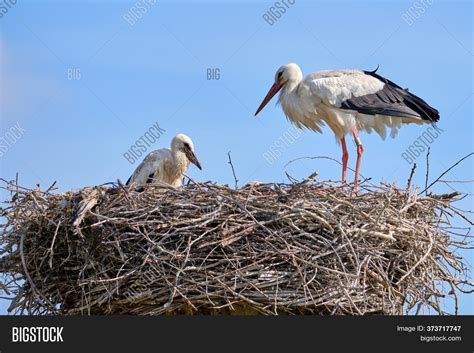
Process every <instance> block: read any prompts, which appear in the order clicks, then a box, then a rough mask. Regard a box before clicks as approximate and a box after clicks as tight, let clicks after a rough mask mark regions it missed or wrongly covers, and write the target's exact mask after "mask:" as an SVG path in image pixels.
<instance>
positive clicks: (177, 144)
mask: <svg viewBox="0 0 474 353" xmlns="http://www.w3.org/2000/svg"><path fill="white" fill-rule="evenodd" d="M171 150H172V151H173V152H181V153H184V155H185V156H186V158H187V159H188V160H189V161H190V162H191V163H192V164H194V165H195V166H196V167H198V168H199V170H202V168H201V164H200V163H199V160H198V159H197V157H196V155H195V153H194V144H193V141H192V140H191V139H190V138H189V137H188V136H186V135H185V134H178V135H176V136H175V137H174V138H173V140H172V141H171Z"/></svg>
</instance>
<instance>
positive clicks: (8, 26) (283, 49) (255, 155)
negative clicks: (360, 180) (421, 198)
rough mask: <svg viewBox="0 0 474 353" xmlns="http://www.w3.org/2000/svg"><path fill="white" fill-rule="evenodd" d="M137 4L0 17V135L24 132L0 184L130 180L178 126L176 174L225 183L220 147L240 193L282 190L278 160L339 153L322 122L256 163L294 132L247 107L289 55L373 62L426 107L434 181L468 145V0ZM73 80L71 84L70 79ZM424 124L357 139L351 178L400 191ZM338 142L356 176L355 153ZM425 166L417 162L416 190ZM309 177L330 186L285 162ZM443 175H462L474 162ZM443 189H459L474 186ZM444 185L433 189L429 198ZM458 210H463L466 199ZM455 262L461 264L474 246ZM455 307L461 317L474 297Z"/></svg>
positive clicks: (305, 65)
mask: <svg viewBox="0 0 474 353" xmlns="http://www.w3.org/2000/svg"><path fill="white" fill-rule="evenodd" d="M1 3H3V2H2V1H0V4H1ZM135 3H136V2H125V1H96V2H94V1H74V2H69V1H68V2H67V3H66V2H61V1H34V2H33V1H18V3H17V4H16V5H14V6H13V7H11V8H10V9H9V10H8V12H7V13H6V14H4V15H3V16H2V17H1V18H0V25H1V37H0V52H1V57H0V60H1V61H0V67H1V71H0V72H1V86H0V87H1V89H0V97H1V101H0V102H1V110H0V112H1V136H5V133H6V132H8V131H9V130H10V129H11V127H12V126H15V124H19V126H21V127H22V128H23V129H24V130H25V131H26V132H25V133H24V135H23V136H22V137H21V138H20V139H19V140H18V141H17V142H16V143H15V144H12V145H11V146H9V147H8V150H7V151H6V152H5V153H3V154H2V156H1V157H0V163H1V176H2V177H3V178H6V179H13V178H14V177H15V174H16V173H17V172H18V173H19V177H20V182H21V184H23V185H27V186H34V185H35V184H36V183H40V184H41V185H42V186H43V187H47V186H49V185H50V184H52V183H53V182H54V181H57V185H58V187H59V190H60V191H66V190H71V189H76V190H77V189H79V188H81V187H84V186H88V185H97V184H101V183H105V182H109V181H114V180H116V179H117V178H120V179H121V180H123V181H124V180H127V178H128V177H129V175H130V174H131V173H132V171H133V170H134V168H135V167H136V165H137V164H133V165H132V164H130V163H129V162H128V161H127V160H126V159H125V158H124V157H123V153H125V152H126V151H127V150H128V149H129V148H130V146H131V145H132V144H134V143H135V141H136V140H137V139H138V138H140V137H141V136H142V135H143V133H144V132H145V131H147V130H148V128H149V127H151V126H152V125H153V124H154V123H156V122H158V123H159V125H160V127H162V128H164V129H165V130H166V132H165V133H164V134H163V135H162V136H161V137H160V139H159V140H158V141H157V142H156V143H155V144H154V145H153V146H152V148H159V147H164V146H166V147H167V146H168V145H169V142H170V140H171V138H172V137H173V136H174V135H175V134H177V133H180V132H182V133H186V134H187V135H189V136H190V137H191V138H192V139H193V140H194V144H195V147H196V152H197V155H198V157H199V158H200V160H201V164H202V166H203V170H202V171H199V170H197V169H196V168H194V167H193V166H191V168H190V171H189V174H190V176H191V177H192V178H194V179H196V180H200V181H206V180H213V181H216V182H218V183H229V184H233V177H232V172H231V170H230V168H229V165H228V164H227V152H228V151H231V153H232V159H233V162H234V166H235V169H236V174H237V177H238V179H239V181H240V184H241V185H242V184H245V183H246V182H248V181H251V180H259V181H264V182H283V181H287V179H286V176H285V173H284V170H285V169H284V166H285V164H286V163H287V162H288V161H290V160H292V159H295V158H298V157H303V156H329V157H333V158H336V159H338V160H339V159H340V154H341V152H340V148H339V147H338V146H337V145H336V144H335V140H334V136H333V134H332V132H331V131H330V130H328V129H325V131H324V134H322V135H319V134H315V133H311V132H305V133H303V134H302V135H301V136H299V137H298V138H297V139H296V141H295V142H294V143H292V144H288V145H286V146H285V148H284V150H283V151H282V156H281V157H280V158H278V159H277V160H276V161H274V162H273V163H269V162H268V161H267V160H266V159H265V158H264V157H263V156H264V153H266V152H268V151H269V150H271V149H272V148H274V147H272V146H273V145H274V143H275V141H277V140H278V139H279V138H280V137H281V136H282V135H283V134H284V133H285V132H286V131H288V129H289V128H291V125H290V123H289V122H288V121H287V120H286V119H285V118H284V115H283V113H282V112H281V110H280V108H279V107H276V106H275V104H274V102H276V100H274V101H273V102H272V103H270V104H269V105H268V106H267V107H266V108H265V110H264V111H263V112H262V113H261V114H260V115H259V118H255V117H254V116H253V113H254V112H255V110H256V108H257V107H258V105H259V104H260V102H261V100H262V99H263V97H264V95H265V94H266V92H267V90H268V88H269V87H270V85H271V84H272V82H273V78H274V73H275V71H276V69H277V68H278V67H279V66H281V65H282V64H285V63H287V62H296V63H298V64H299V65H300V66H301V68H302V70H303V73H304V74H308V73H310V72H312V71H317V70H322V69H338V68H359V69H365V70H372V69H374V68H376V67H377V65H380V69H379V71H378V72H379V73H380V74H381V75H382V76H386V77H388V78H390V79H392V80H393V81H395V82H397V83H398V84H400V85H401V86H403V87H409V88H410V90H411V91H412V92H415V93H416V94H418V95H420V96H422V97H423V98H424V99H425V100H427V101H428V102H429V103H430V104H432V105H433V106H435V107H436V108H437V109H438V110H439V111H440V113H441V120H440V122H439V127H440V128H441V129H442V130H443V133H442V134H441V135H440V136H439V137H438V138H437V139H436V140H435V141H434V142H433V143H432V144H431V154H430V158H431V159H430V177H431V180H434V178H435V177H437V176H438V175H439V174H441V173H442V172H443V171H444V170H446V169H447V168H448V167H449V166H450V165H451V164H453V163H454V162H455V161H457V160H458V159H460V158H461V157H462V156H464V155H466V154H467V153H469V152H471V151H472V150H473V139H472V133H473V127H472V120H473V119H472V118H473V114H472V113H473V110H472V95H473V90H472V78H473V77H472V15H473V12H472V4H471V3H470V2H467V1H466V2H454V1H449V2H443V1H435V0H431V1H427V0H425V1H424V3H425V5H421V6H422V8H423V13H420V12H421V10H419V9H418V13H417V14H414V12H413V10H414V6H415V5H416V4H418V5H420V4H422V2H420V1H415V2H413V1H391V2H387V1H382V2H381V1H368V2H367V1H366V2H361V1H353V2H349V1H332V2H310V1H307V2H303V1H298V0H297V1H296V2H295V3H294V4H293V5H289V6H288V8H287V9H286V13H284V14H283V16H281V18H279V19H278V20H277V21H276V22H275V23H274V24H273V25H270V24H268V23H267V22H266V21H265V20H264V19H263V17H262V16H263V15H264V14H265V13H267V11H268V10H269V8H270V6H272V4H273V2H259V1H252V2H250V1H248V2H245V1H240V2H239V1H234V2H230V1H220V2H206V1H193V2H165V1H160V2H156V3H155V4H151V5H150V6H146V7H147V11H146V13H144V14H142V16H141V18H139V19H136V22H135V23H134V24H133V25H130V24H129V23H128V22H127V21H126V20H125V19H124V15H127V14H128V13H129V10H130V9H131V8H132V6H134V4H135ZM149 3H153V1H151V2H149ZM286 3H288V4H289V1H288V0H287V1H286ZM410 8H411V10H410ZM407 14H411V16H410V20H409V21H405V20H404V18H406V16H407ZM412 22H413V23H412ZM208 68H218V69H219V71H220V79H219V80H207V77H206V72H207V69H208ZM71 72H75V73H76V74H77V75H76V77H79V75H80V79H77V80H71V79H69V78H70V77H68V73H69V74H70V73H71ZM424 131H425V127H420V126H416V125H409V126H405V127H403V128H402V129H401V131H400V133H399V135H398V137H397V138H395V139H391V138H387V139H386V140H385V141H383V140H381V139H380V138H379V137H378V136H377V135H367V134H361V138H362V141H363V143H364V146H365V154H364V160H363V162H362V174H363V175H366V176H370V177H372V178H373V180H374V181H375V182H379V181H385V182H390V183H392V182H393V183H397V184H398V185H405V184H406V180H407V179H408V175H409V173H410V169H411V165H410V164H409V163H407V162H406V161H405V160H404V159H403V158H402V157H401V154H402V153H403V152H405V151H406V149H407V148H408V147H409V146H410V145H411V144H412V143H413V142H414V141H415V140H416V139H418V137H419V136H420V135H421V134H422V133H423V132H424ZM1 136H0V137H1ZM348 147H349V156H350V157H349V166H350V167H354V165H355V155H356V153H355V148H354V145H353V144H352V143H350V144H348ZM424 158H425V157H424V156H421V157H419V158H418V159H417V160H416V162H417V164H418V170H417V174H416V175H415V182H416V183H417V184H419V185H423V184H424V178H425V159H424ZM313 171H317V172H318V173H319V177H320V178H322V179H339V178H340V167H339V166H338V165H336V164H335V163H334V162H330V161H324V160H310V161H308V160H303V161H300V162H295V163H293V164H292V165H291V166H290V167H288V172H289V173H290V174H291V175H292V176H294V177H296V178H303V177H306V176H308V175H310V174H311V173H312V172H313ZM352 177H353V175H352V174H350V175H349V179H352ZM446 179H447V180H472V179H474V178H473V164H472V160H467V161H465V162H464V163H463V164H461V165H459V166H458V167H457V168H456V169H455V170H454V171H453V172H451V173H449V174H448V175H447V176H446ZM453 186H455V187H456V188H458V189H459V190H460V191H462V192H466V193H469V194H472V191H473V190H472V184H453ZM449 190H450V189H449V187H448V186H447V185H445V184H438V185H437V186H435V187H434V189H433V191H438V192H446V191H449ZM0 196H2V199H4V198H5V197H6V195H5V194H4V193H1V194H0ZM459 206H461V207H464V208H465V209H469V210H472V209H473V207H472V206H473V202H472V197H471V196H469V197H467V198H466V199H464V200H463V201H462V202H461V203H460V204H459ZM463 255H464V256H465V257H466V260H467V261H469V262H470V263H471V264H472V263H473V262H474V257H473V255H472V251H469V252H464V253H463ZM446 306H447V307H451V306H452V303H446ZM460 306H461V311H462V313H466V314H467V313H470V314H474V302H473V299H472V295H471V296H470V297H469V296H463V297H462V298H461V301H460ZM0 312H3V313H5V302H3V303H2V302H0Z"/></svg>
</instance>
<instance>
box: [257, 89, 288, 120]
mask: <svg viewBox="0 0 474 353" xmlns="http://www.w3.org/2000/svg"><path fill="white" fill-rule="evenodd" d="M282 87H283V85H282V84H281V83H278V82H275V83H274V84H273V86H272V87H271V88H270V90H269V91H268V93H267V95H266V96H265V98H263V101H262V104H260V106H259V107H258V109H257V111H256V113H255V116H257V114H258V113H260V111H261V110H262V109H263V108H264V107H265V106H266V105H267V103H268V102H270V100H271V99H272V98H273V96H274V95H275V94H277V93H278V91H279V90H280V89H281V88H282Z"/></svg>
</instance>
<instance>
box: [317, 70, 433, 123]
mask: <svg viewBox="0 0 474 353" xmlns="http://www.w3.org/2000/svg"><path fill="white" fill-rule="evenodd" d="M310 78H311V81H310V87H311V91H312V92H313V93H314V94H317V95H318V96H319V97H320V98H321V99H322V100H323V102H325V103H326V104H329V105H331V106H335V107H337V108H341V109H349V110H355V111H357V112H359V113H363V114H369V115H377V114H380V115H386V116H396V117H402V118H419V119H423V120H429V121H432V122H436V121H438V120H439V113H438V111H437V110H436V109H434V108H433V107H431V106H429V105H428V104H427V103H426V102H425V101H424V100H422V99H421V98H419V97H417V96H416V95H414V94H412V93H410V92H408V90H405V89H403V88H401V87H400V86H398V85H396V84H395V83H393V82H392V81H390V80H387V79H385V78H383V77H382V76H380V75H378V74H376V73H375V71H357V70H342V71H323V72H319V73H316V74H313V75H311V76H310Z"/></svg>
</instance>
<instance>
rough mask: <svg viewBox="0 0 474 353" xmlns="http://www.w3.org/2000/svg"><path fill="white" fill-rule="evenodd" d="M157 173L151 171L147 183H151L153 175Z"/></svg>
mask: <svg viewBox="0 0 474 353" xmlns="http://www.w3.org/2000/svg"><path fill="white" fill-rule="evenodd" d="M154 175H155V173H151V174H150V175H149V176H148V179H147V180H146V183H147V184H151V183H152V182H153V176H154Z"/></svg>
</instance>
